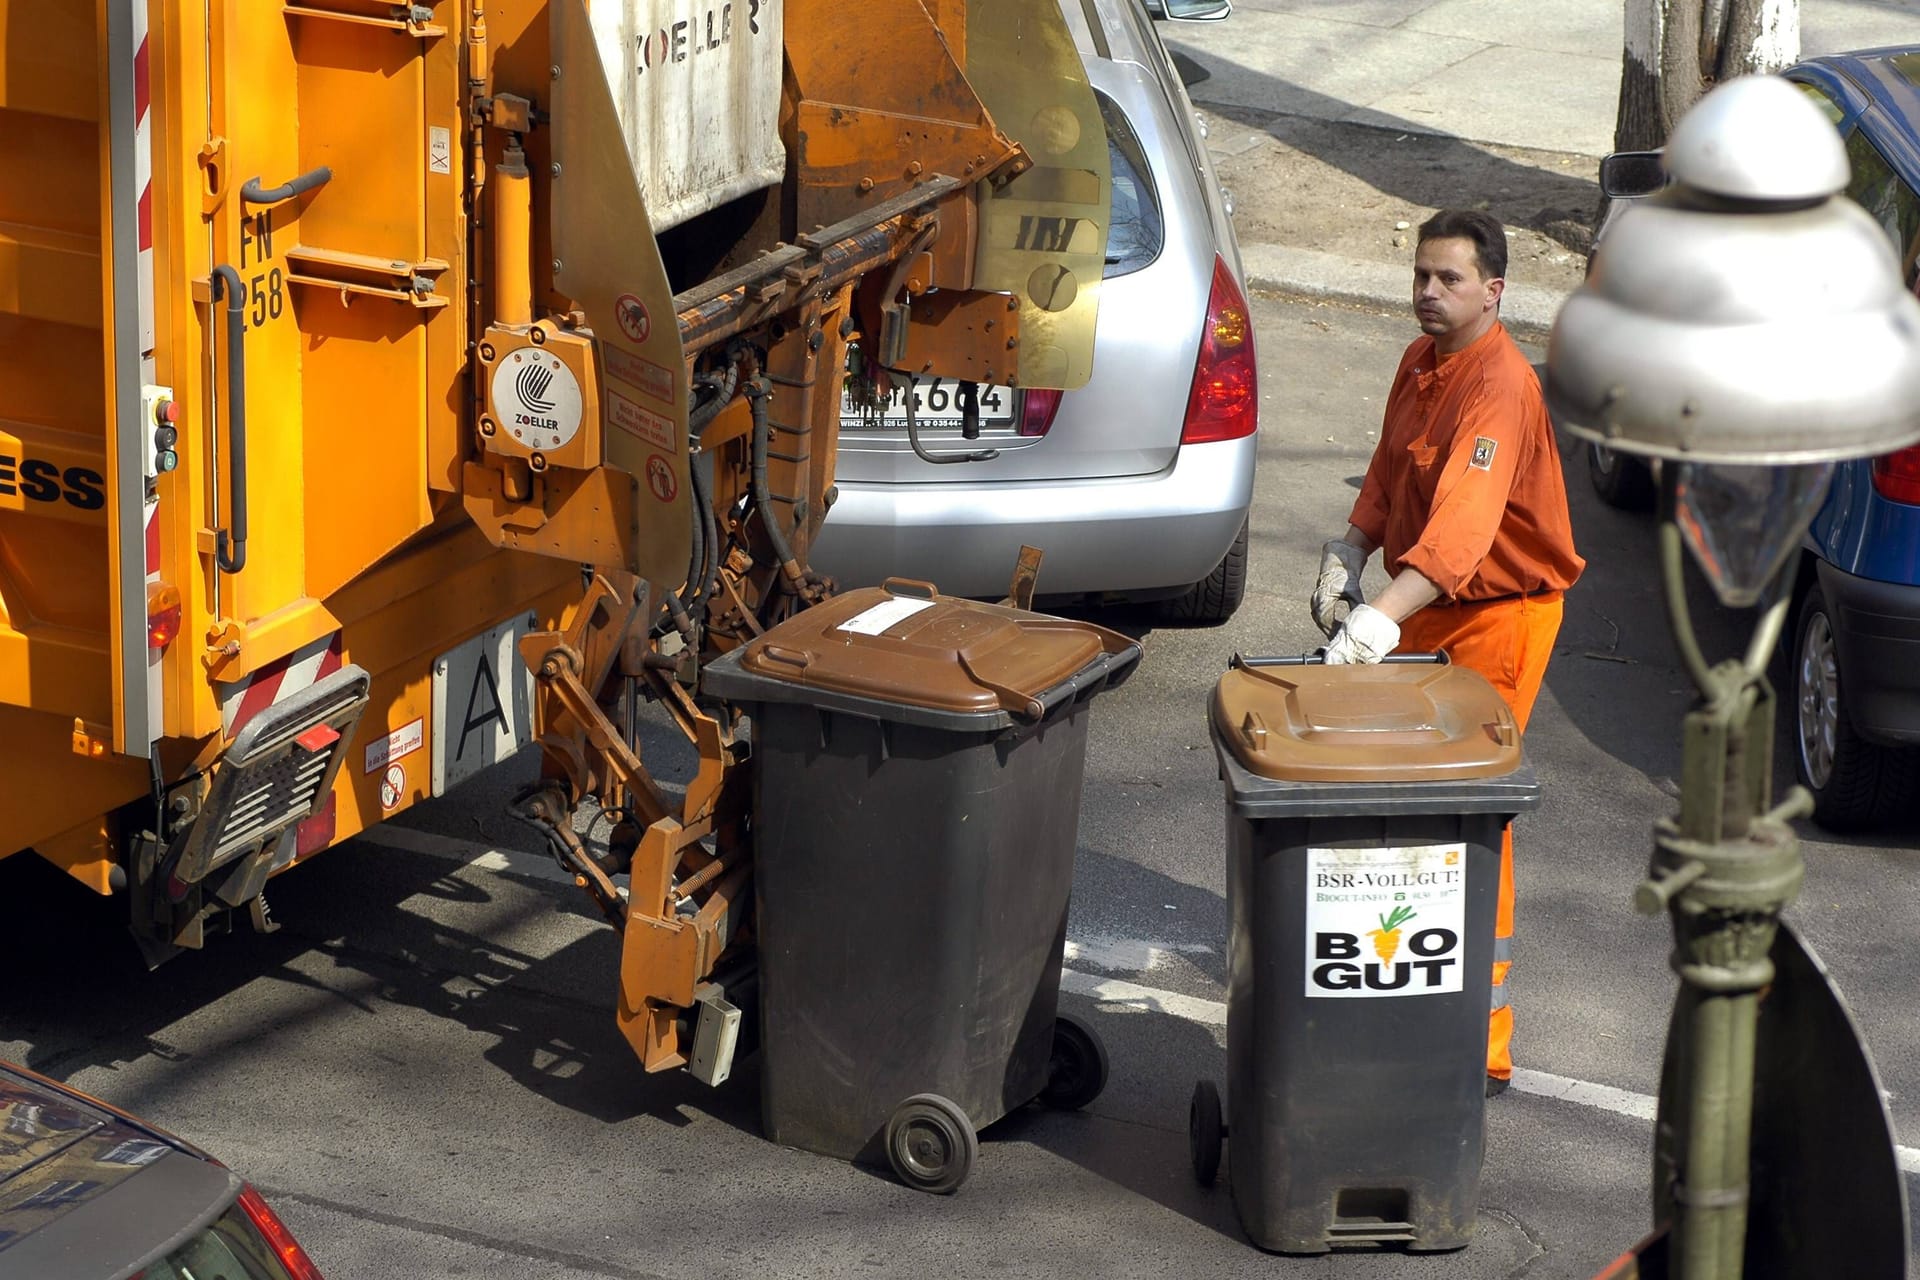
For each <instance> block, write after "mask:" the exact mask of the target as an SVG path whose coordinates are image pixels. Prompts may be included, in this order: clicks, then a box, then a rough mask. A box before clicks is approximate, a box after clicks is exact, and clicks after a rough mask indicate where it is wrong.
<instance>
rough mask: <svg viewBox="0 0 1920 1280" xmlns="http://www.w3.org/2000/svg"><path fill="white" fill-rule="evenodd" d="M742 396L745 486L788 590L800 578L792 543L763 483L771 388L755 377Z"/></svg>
mask: <svg viewBox="0 0 1920 1280" xmlns="http://www.w3.org/2000/svg"><path fill="white" fill-rule="evenodd" d="M746 396H747V400H748V402H749V403H750V404H752V406H753V471H752V476H751V482H750V486H749V487H750V488H751V489H752V491H753V505H754V506H756V507H758V508H759V509H760V527H761V528H763V529H765V530H766V531H767V541H768V542H771V543H772V544H773V554H774V555H775V557H777V558H778V559H779V561H780V571H781V577H782V581H783V582H784V583H785V584H786V586H787V589H788V590H789V591H792V590H794V589H795V587H796V586H797V585H798V584H799V583H800V582H801V581H802V578H801V574H800V566H799V565H798V564H797V563H795V561H794V558H793V544H792V543H791V542H788V541H787V535H786V531H785V530H783V529H782V528H781V527H780V522H779V520H777V519H776V518H775V516H774V514H773V494H772V491H771V490H770V489H769V487H768V484H767V451H768V450H769V449H770V448H771V447H772V442H773V424H772V423H771V422H769V421H768V419H767V401H768V400H770V399H771V398H772V397H773V388H772V387H771V386H770V385H768V383H767V380H766V379H765V378H759V377H756V378H754V379H752V380H751V381H749V382H748V383H747V390H746Z"/></svg>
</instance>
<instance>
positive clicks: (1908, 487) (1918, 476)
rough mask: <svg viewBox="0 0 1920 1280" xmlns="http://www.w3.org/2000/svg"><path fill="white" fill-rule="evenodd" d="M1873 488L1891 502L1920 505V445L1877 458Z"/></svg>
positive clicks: (1874, 465)
mask: <svg viewBox="0 0 1920 1280" xmlns="http://www.w3.org/2000/svg"><path fill="white" fill-rule="evenodd" d="M1873 487H1874V490H1875V492H1877V493H1879V495H1880V496H1881V497H1883V498H1886V499H1889V500H1890V501H1893V502H1912V503H1920V445H1915V446H1913V447H1912V448H1911V449H1901V450H1900V451H1899V452H1897V453H1889V454H1885V455H1883V456H1881V457H1878V458H1875V459H1874V460H1873Z"/></svg>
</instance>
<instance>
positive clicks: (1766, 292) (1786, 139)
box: [1547, 76, 1920, 465]
mask: <svg viewBox="0 0 1920 1280" xmlns="http://www.w3.org/2000/svg"><path fill="white" fill-rule="evenodd" d="M1667 165H1668V169H1669V171H1670V172H1672V174H1673V175H1674V179H1675V185H1673V186H1671V187H1669V188H1667V189H1666V190H1665V191H1663V192H1661V193H1660V194H1658V195H1656V196H1653V197H1651V198H1649V199H1647V200H1645V201H1641V202H1638V203H1636V204H1635V205H1634V206H1632V207H1630V208H1628V209H1627V210H1625V211H1624V212H1623V213H1622V214H1621V215H1620V216H1619V217H1618V218H1616V219H1615V220H1614V222H1613V225H1612V226H1611V227H1610V228H1609V231H1608V235H1607V239H1606V242H1605V246H1604V249H1603V250H1602V252H1601V253H1600V254H1599V255H1598V257H1597V259H1596V262H1595V266H1594V270H1593V273H1592V275H1591V276H1590V277H1589V279H1588V280H1587V282H1586V284H1585V285H1583V286H1582V287H1581V289H1580V290H1579V291H1578V292H1577V293H1575V294H1574V295H1573V296H1572V297H1571V298H1569V299H1568V300H1567V303H1566V305H1565V306H1564V307H1562V308H1561V311H1560V314H1559V316H1558V318H1557V319H1556V320H1555V322H1554V327H1553V334H1552V337H1551V339H1550V341H1549V344H1548V352H1547V402H1548V405H1549V407H1550V408H1551V410H1552V411H1553V414H1554V417H1555V420H1556V421H1558V422H1559V423H1560V424H1561V425H1562V426H1565V427H1566V428H1568V429H1569V430H1570V431H1572V432H1573V433H1574V434H1576V435H1579V436H1583V437H1586V438H1589V439H1594V440H1599V441H1601V442H1603V443H1605V444H1607V445H1609V446H1611V447H1612V448H1614V449H1618V450H1620V451H1622V452H1625V453H1633V454H1639V455H1642V456H1646V457H1657V458H1673V459H1680V460H1684V461H1689V462H1695V463H1733V464H1747V465H1755V464H1788V463H1803V462H1828V461H1837V460H1840V459H1844V458H1853V457H1861V456H1865V455H1870V454H1877V453H1884V452H1887V451H1889V450H1892V449H1897V448H1900V447H1902V446H1904V445H1907V444H1911V443H1913V442H1914V441H1916V440H1920V301H1916V300H1915V299H1914V298H1913V297H1912V296H1911V295H1910V294H1908V293H1907V292H1906V291H1905V289H1903V288H1902V286H1901V281H1900V273H1899V268H1898V265H1897V264H1896V262H1895V260H1894V257H1893V252H1892V250H1891V249H1890V248H1889V247H1888V245H1887V239H1886V235H1885V233H1884V232H1883V231H1882V230H1881V229H1880V227H1879V225H1878V224H1876V223H1875V222H1874V221H1873V219H1871V218H1870V217H1868V216H1867V214H1866V213H1865V212H1863V211H1862V210H1861V209H1860V207H1859V206H1858V205H1856V204H1854V203H1853V202H1852V201H1850V200H1848V199H1846V198H1845V197H1843V196H1839V195H1835V194H1833V192H1835V191H1837V190H1839V188H1840V187H1841V186H1843V185H1844V184H1845V181H1846V176H1847V166H1846V157H1845V153H1844V151H1843V150H1842V148H1841V145H1840V141H1839V138H1838V136H1837V135H1836V134H1835V133H1834V131H1833V129H1832V127H1831V126H1830V125H1828V124H1827V122H1826V120H1825V119H1824V118H1823V117H1822V116H1821V115H1820V113H1819V111H1818V110H1817V109H1816V108H1815V107H1814V106H1813V105H1812V104H1811V103H1810V102H1807V101H1806V100H1805V99H1804V98H1803V97H1802V96H1801V94H1800V92H1799V91H1798V90H1796V89H1794V88H1793V87H1792V86H1791V85H1789V84H1788V83H1787V82H1785V81H1783V80H1780V79H1778V78H1776V77H1765V76H1749V77H1745V78H1743V79H1740V80H1735V81H1732V82H1730V83H1728V84H1726V85H1723V86H1722V87H1720V88H1719V89H1716V90H1715V91H1714V92H1713V93H1711V94H1709V95H1708V96H1707V97H1706V98H1704V99H1702V100H1701V101H1700V103H1698V104H1697V105H1696V106H1695V107H1694V109H1693V111H1692V112H1690V113H1689V114H1688V116H1687V117H1686V119H1685V120H1683V121H1682V122H1681V125H1680V127H1679V128H1678V129H1676V130H1675V132H1674V137H1673V142H1672V145H1671V146H1670V147H1669V149H1668V155H1667ZM1696 177H1697V178H1698V179H1699V180H1698V181H1695V179H1696ZM1767 191H1772V192H1774V193H1776V194H1775V195H1773V196H1768V195H1766V194H1764V193H1765V192H1767Z"/></svg>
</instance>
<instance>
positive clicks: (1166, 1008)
mask: <svg viewBox="0 0 1920 1280" xmlns="http://www.w3.org/2000/svg"><path fill="white" fill-rule="evenodd" d="M1060 989H1061V990H1062V991H1071V992H1072V993H1073V994H1075V995H1079V996H1086V997H1088V998H1089V999H1092V1000H1097V1001H1099V1002H1100V1003H1101V1004H1106V1005H1119V1006H1121V1007H1122V1008H1125V1009H1129V1010H1132V1011H1135V1012H1138V1013H1165V1014H1171V1015H1172V1016H1174V1017H1176V1018H1185V1019H1186V1020H1187V1021H1188V1022H1198V1023H1200V1024H1201V1025H1203V1026H1209V1027H1224V1026H1226V1025H1227V1006H1226V1005H1224V1004H1222V1003H1221V1002H1220V1001H1218V1000H1203V999H1201V998H1200V997H1199V996H1183V995H1181V994H1180V993H1179V992H1177V991H1160V990H1157V989H1156V988H1153V987H1143V986H1140V985H1139V984H1138V983H1133V982H1122V981H1121V980H1120V979H1118V978H1102V977H1098V976H1096V975H1094V974H1091V973H1081V972H1080V971H1078V970H1077V969H1063V970H1061V971H1060Z"/></svg>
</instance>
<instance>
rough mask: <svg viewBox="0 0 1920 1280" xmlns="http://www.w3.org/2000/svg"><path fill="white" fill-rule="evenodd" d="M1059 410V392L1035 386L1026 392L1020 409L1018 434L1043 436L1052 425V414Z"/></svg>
mask: <svg viewBox="0 0 1920 1280" xmlns="http://www.w3.org/2000/svg"><path fill="white" fill-rule="evenodd" d="M1058 412H1060V393H1059V392H1058V391H1046V390H1041V389H1039V388H1035V389H1034V390H1032V391H1029V392H1027V393H1026V399H1025V400H1024V401H1023V402H1022V407H1021V410H1020V434H1021V435H1023V436H1043V435H1045V434H1047V428H1049V427H1051V426H1052V425H1053V415H1054V414H1056V413H1058Z"/></svg>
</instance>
